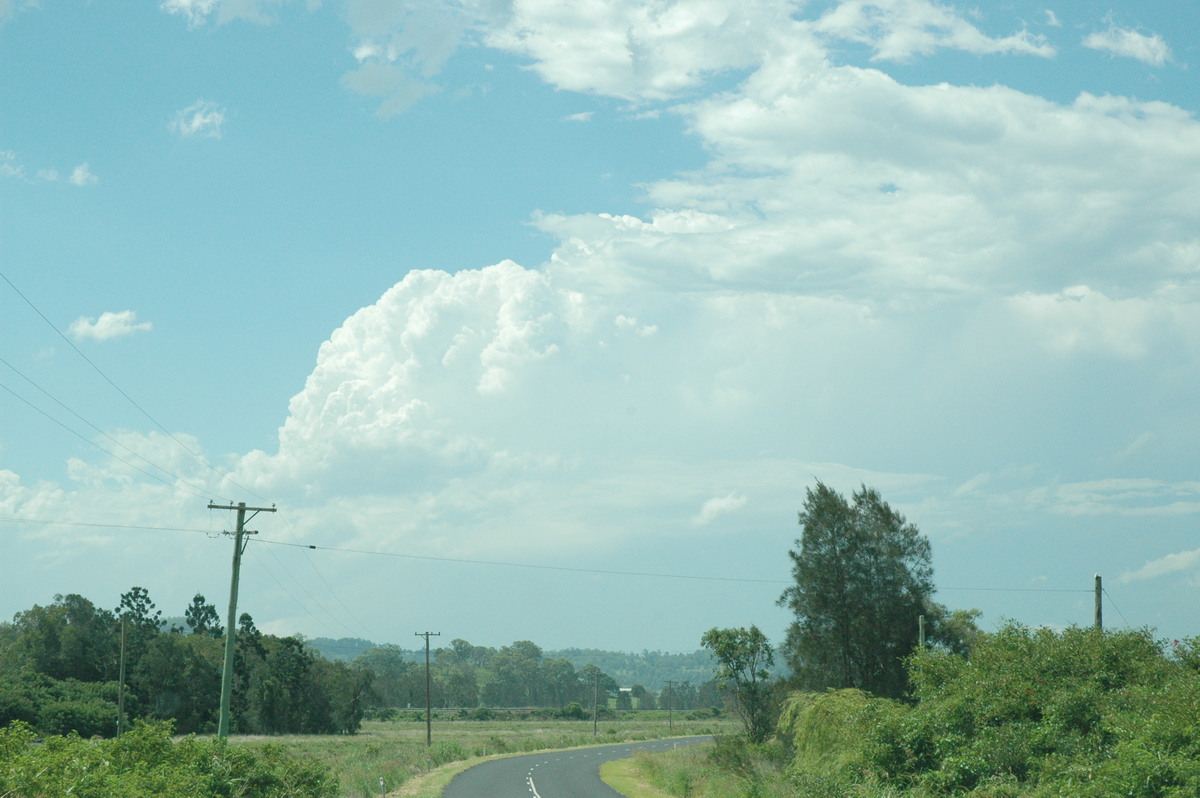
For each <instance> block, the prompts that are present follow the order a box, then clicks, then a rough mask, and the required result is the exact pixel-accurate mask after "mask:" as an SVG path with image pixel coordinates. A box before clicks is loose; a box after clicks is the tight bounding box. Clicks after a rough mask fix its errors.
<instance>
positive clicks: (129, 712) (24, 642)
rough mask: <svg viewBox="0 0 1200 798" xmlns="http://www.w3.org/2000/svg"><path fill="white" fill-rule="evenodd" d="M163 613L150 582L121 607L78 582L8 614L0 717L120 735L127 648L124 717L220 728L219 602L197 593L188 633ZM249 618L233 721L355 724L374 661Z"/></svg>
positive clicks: (265, 725)
mask: <svg viewBox="0 0 1200 798" xmlns="http://www.w3.org/2000/svg"><path fill="white" fill-rule="evenodd" d="M161 615H162V613H161V612H159V611H157V610H155V608H154V602H153V601H151V599H150V596H149V594H148V593H147V591H146V590H145V589H144V588H140V587H134V588H131V589H130V590H129V591H128V592H126V593H124V594H122V595H121V599H120V604H119V606H118V607H117V610H116V612H115V613H113V612H109V611H107V610H101V609H97V608H96V607H95V605H93V604H92V602H90V601H88V600H87V599H85V598H83V597H82V596H77V595H74V594H71V595H67V596H55V598H54V603H53V604H51V605H49V606H47V607H40V606H35V607H33V608H32V609H30V610H27V611H25V612H21V613H18V614H17V615H16V616H15V617H14V619H13V622H12V623H11V624H0V663H4V665H5V668H4V670H3V675H0V724H7V723H9V722H11V721H14V720H20V721H24V722H25V723H28V724H30V725H31V726H33V727H34V728H35V729H36V730H37V731H39V732H41V733H43V734H67V733H70V732H74V733H77V734H79V735H81V736H84V737H91V736H95V735H100V736H111V735H114V734H115V733H116V719H117V694H118V692H119V685H118V681H117V680H118V677H119V674H120V670H121V669H120V662H121V650H122V648H124V658H125V687H126V689H125V714H126V717H127V718H143V719H147V720H166V719H170V720H172V721H173V722H174V724H175V728H176V729H177V730H178V731H179V732H181V733H185V734H186V733H193V732H201V733H204V732H211V731H213V730H215V727H216V721H217V711H218V704H219V700H220V686H221V670H222V664H223V658H224V646H223V641H222V640H219V639H217V638H216V637H214V634H215V633H216V632H217V631H219V627H213V626H212V625H211V624H212V621H213V618H214V616H215V609H214V608H212V606H211V605H208V604H206V603H205V602H204V597H203V596H201V595H199V594H197V595H196V597H195V598H194V599H193V603H192V606H191V607H190V608H189V610H188V613H187V616H188V617H189V622H191V623H193V624H194V627H193V629H194V631H196V632H197V633H196V634H191V635H186V636H185V635H182V634H178V633H177V632H176V631H169V632H164V631H163V630H162V629H161V628H160V627H161ZM240 620H241V623H240V632H239V639H238V646H237V653H236V656H235V669H234V671H235V684H234V702H233V708H234V729H235V731H238V732H242V733H247V732H257V733H263V732H265V733H270V734H282V733H285V732H296V731H299V732H339V733H353V732H354V731H356V730H357V729H358V727H359V725H360V723H361V721H362V717H363V713H364V711H365V709H366V701H365V693H366V691H367V688H368V687H369V685H370V682H371V674H370V672H368V671H363V670H359V671H353V670H351V669H350V668H348V667H347V666H345V665H344V664H341V663H328V662H325V661H324V660H320V659H318V658H317V657H316V656H315V655H313V654H312V652H310V651H308V650H307V649H306V648H305V646H304V644H303V643H302V642H301V641H300V640H298V639H295V638H277V637H273V636H271V635H263V634H261V633H260V632H259V631H258V630H257V629H256V628H255V627H254V622H253V619H252V618H251V617H250V616H249V615H248V614H245V613H243V614H242V616H241V619H240ZM201 632H202V633H201ZM122 637H124V646H122Z"/></svg>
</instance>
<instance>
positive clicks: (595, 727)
mask: <svg viewBox="0 0 1200 798" xmlns="http://www.w3.org/2000/svg"><path fill="white" fill-rule="evenodd" d="M592 675H593V676H595V677H596V680H595V682H594V683H593V684H592V736H593V737H595V736H596V735H597V734H599V729H600V669H599V668H597V669H596V672H595V673H594V674H592Z"/></svg>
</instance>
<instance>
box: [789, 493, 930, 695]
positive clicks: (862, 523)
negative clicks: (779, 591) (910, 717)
mask: <svg viewBox="0 0 1200 798" xmlns="http://www.w3.org/2000/svg"><path fill="white" fill-rule="evenodd" d="M800 524H801V526H802V527H803V532H802V534H801V536H800V538H799V539H798V540H797V541H796V544H797V548H795V549H793V550H792V551H791V552H790V554H791V558H792V576H793V578H794V579H795V584H794V585H792V586H791V587H789V588H787V589H786V590H785V591H784V592H783V595H782V596H780V598H779V604H780V605H782V606H786V607H787V608H788V609H790V610H791V611H792V612H793V613H795V619H794V620H793V622H792V624H791V625H790V626H789V627H788V630H787V638H786V642H785V645H784V653H785V656H786V659H787V662H788V664H789V665H790V666H791V668H792V672H793V677H794V679H795V681H796V682H797V684H798V686H800V687H803V688H807V689H823V688H829V687H832V688H843V687H856V688H859V689H861V690H865V691H868V692H871V693H874V694H875V695H879V696H888V697H900V696H902V695H903V694H904V692H905V689H906V682H905V678H906V677H905V670H904V664H903V660H904V658H905V657H907V656H908V655H909V654H911V653H912V652H913V650H914V649H915V648H916V647H917V642H918V631H917V630H918V617H919V616H920V615H923V614H926V613H927V612H928V611H929V609H930V608H933V607H935V606H936V605H934V604H933V601H932V596H933V592H934V588H933V567H932V565H931V554H930V546H929V541H928V540H927V539H926V538H925V537H924V536H923V535H922V534H921V533H920V532H919V531H918V530H917V528H916V527H915V526H913V525H912V524H910V523H908V521H906V520H905V518H904V516H902V515H901V514H900V513H898V512H896V511H895V510H893V509H892V508H891V507H890V506H889V505H888V503H887V502H885V501H884V500H883V499H882V498H881V497H880V495H879V493H878V491H876V490H874V489H872V488H868V487H866V486H865V485H864V486H862V487H861V488H860V489H859V490H858V491H856V492H855V493H854V494H853V495H852V496H851V498H850V500H849V501H847V500H846V499H845V498H844V497H843V496H842V495H841V494H839V493H838V492H837V491H835V490H833V489H832V488H830V487H829V486H827V485H825V484H823V483H821V482H818V483H817V485H816V487H813V488H809V489H808V491H807V495H806V498H805V501H804V509H803V510H802V511H801V512H800Z"/></svg>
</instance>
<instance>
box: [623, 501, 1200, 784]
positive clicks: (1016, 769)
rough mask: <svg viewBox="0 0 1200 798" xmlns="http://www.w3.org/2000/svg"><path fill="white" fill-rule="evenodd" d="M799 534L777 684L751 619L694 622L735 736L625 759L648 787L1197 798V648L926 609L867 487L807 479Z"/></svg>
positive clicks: (921, 549)
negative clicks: (982, 625)
mask: <svg viewBox="0 0 1200 798" xmlns="http://www.w3.org/2000/svg"><path fill="white" fill-rule="evenodd" d="M800 524H801V525H802V526H803V527H804V529H803V534H802V536H801V538H800V539H799V540H797V544H798V545H797V548H796V549H795V550H793V551H792V552H791V556H792V561H793V576H794V578H795V584H794V585H793V586H791V587H789V588H788V589H787V590H785V591H784V593H783V595H782V596H781V597H780V604H782V605H784V606H787V607H788V608H790V609H791V610H792V611H793V612H794V613H795V620H794V622H793V623H792V625H791V626H790V627H789V629H788V632H787V636H786V640H785V641H784V644H783V647H782V652H781V653H782V654H783V655H784V658H785V659H786V660H787V661H788V664H789V666H790V667H791V670H792V673H791V676H790V677H789V678H788V679H786V680H784V681H782V682H779V683H776V684H775V685H774V686H773V687H774V689H768V688H767V687H765V686H764V685H763V684H762V682H761V678H762V677H764V676H765V675H766V672H765V671H764V670H763V669H762V667H761V664H762V663H763V662H765V661H769V659H770V657H771V656H772V652H771V651H770V648H769V644H767V643H766V641H765V640H764V639H763V638H762V637H761V634H760V633H758V631H757V630H756V629H754V627H751V628H750V629H749V630H744V629H732V630H719V629H714V630H711V631H710V632H709V633H708V634H706V636H705V644H706V645H707V646H709V647H710V648H712V649H713V651H714V656H715V658H716V659H717V661H718V663H719V668H718V675H719V676H720V677H721V681H722V682H723V683H724V684H726V686H727V687H728V688H729V690H730V695H731V701H732V702H733V703H734V704H736V705H737V706H738V707H739V714H740V716H741V717H742V719H743V721H744V724H743V729H742V731H741V733H739V734H737V735H734V736H731V737H720V738H718V739H717V741H716V744H715V746H712V747H711V748H709V749H708V750H703V749H698V750H682V751H676V752H672V753H670V754H664V755H652V756H642V757H639V758H638V760H637V762H636V763H635V764H636V767H637V769H638V771H639V772H640V773H641V776H642V778H643V779H644V780H645V781H646V782H647V783H650V784H652V785H653V786H654V787H655V788H656V789H660V790H662V791H664V792H666V793H667V794H669V795H673V796H681V797H686V798H735V797H736V798H784V797H785V796H786V798H843V797H844V796H861V798H935V797H936V796H952V795H953V796H963V795H971V796H979V797H980V798H1050V796H1069V797H1070V798H1108V797H1109V796H1123V798H1183V796H1193V797H1194V796H1197V795H1200V722H1198V720H1197V718H1200V643H1198V642H1197V641H1196V640H1185V641H1182V642H1180V641H1175V642H1174V643H1173V644H1171V645H1166V644H1164V643H1163V642H1162V641H1157V640H1155V639H1154V636H1153V633H1152V632H1150V631H1149V630H1127V631H1118V632H1111V631H1105V630H1102V629H1098V628H1078V627H1073V628H1069V629H1066V630H1063V631H1055V630H1050V629H1031V628H1028V627H1025V626H1021V625H1018V624H1013V623H1010V624H1007V625H1004V626H1003V627H1002V628H1000V629H999V630H998V631H996V632H991V633H987V632H983V631H981V630H979V629H978V628H977V627H976V625H975V621H976V620H977V618H978V613H976V612H974V611H953V612H952V611H950V610H948V609H946V608H945V607H942V606H941V605H938V604H936V603H935V602H933V600H932V594H933V581H932V574H933V570H932V565H931V553H930V548H929V544H928V542H927V541H926V540H925V539H924V538H923V537H922V536H921V535H920V533H919V532H918V531H917V530H916V528H915V527H913V526H912V525H911V524H909V523H908V522H907V521H905V519H904V518H903V516H901V515H899V514H898V513H896V512H895V511H894V510H892V508H891V507H889V506H888V505H887V503H886V502H884V501H883V500H882V498H881V497H880V496H879V494H878V493H877V492H875V491H874V490H871V489H869V488H866V487H863V488H862V489H861V490H859V491H857V492H856V493H854V494H853V496H852V497H851V498H850V499H849V500H847V499H845V498H843V497H842V496H841V495H839V494H838V493H836V492H835V491H833V490H830V489H829V488H828V487H827V486H825V485H822V484H820V483H818V484H817V486H816V487H815V488H813V489H810V490H809V491H808V494H807V498H806V501H805V506H804V509H803V510H802V511H801V513H800ZM918 616H922V619H923V620H924V621H925V623H924V624H923V626H924V628H925V629H926V630H927V631H928V637H927V638H926V639H925V640H924V641H923V642H924V645H921V642H922V641H921V640H920V638H919V636H918V634H916V632H917V631H918V630H917V628H916V627H917V626H918V624H916V623H913V621H914V620H916V619H917V617H918ZM751 677H752V678H751ZM767 718H770V720H771V724H770V727H769V728H770V729H771V730H772V731H771V732H764V725H765V723H766V719H767Z"/></svg>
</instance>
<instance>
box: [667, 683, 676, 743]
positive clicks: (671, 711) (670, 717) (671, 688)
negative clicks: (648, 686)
mask: <svg viewBox="0 0 1200 798" xmlns="http://www.w3.org/2000/svg"><path fill="white" fill-rule="evenodd" d="M667 729H668V730H669V731H672V732H673V731H675V682H673V681H669V680H668V681H667Z"/></svg>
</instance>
